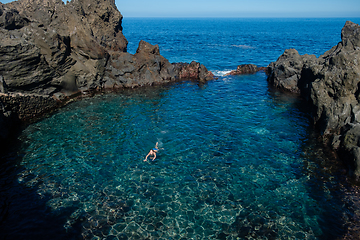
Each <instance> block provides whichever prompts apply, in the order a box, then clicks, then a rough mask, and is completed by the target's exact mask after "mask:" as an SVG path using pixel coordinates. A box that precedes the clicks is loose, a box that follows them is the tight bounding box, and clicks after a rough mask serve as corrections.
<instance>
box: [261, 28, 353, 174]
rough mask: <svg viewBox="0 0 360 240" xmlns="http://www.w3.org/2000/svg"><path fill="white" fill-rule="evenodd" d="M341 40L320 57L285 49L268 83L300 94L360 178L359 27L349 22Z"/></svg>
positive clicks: (342, 32) (272, 65)
mask: <svg viewBox="0 0 360 240" xmlns="http://www.w3.org/2000/svg"><path fill="white" fill-rule="evenodd" d="M341 39H342V41H341V42H339V44H338V45H337V46H335V47H333V48H332V49H331V50H329V51H327V52H326V53H324V54H323V55H322V56H320V57H319V58H316V57H315V56H313V55H303V56H301V55H299V54H298V52H297V51H296V50H294V49H289V50H286V51H285V52H284V54H283V55H281V56H280V57H279V59H278V60H277V61H276V62H274V63H271V64H270V65H269V68H270V69H271V70H270V74H269V77H268V82H269V83H270V84H271V85H273V86H276V87H278V88H280V89H282V90H285V91H290V92H295V93H299V94H301V95H302V96H303V97H304V98H306V99H307V100H308V101H309V103H310V104H311V106H312V116H313V119H314V124H315V126H317V127H318V128H319V129H320V130H321V132H322V134H323V136H324V140H330V141H329V143H330V145H331V146H332V147H333V149H336V150H338V151H339V153H340V157H342V158H343V159H344V160H345V161H346V162H348V163H349V165H350V166H352V168H351V171H350V172H351V173H353V175H354V176H356V177H357V178H359V177H360V154H359V153H360V141H358V140H354V141H350V140H349V139H359V136H360V129H359V127H358V125H359V124H360V61H359V59H360V26H359V25H358V24H355V23H352V22H350V21H348V22H346V24H345V26H344V27H343V29H342V31H341Z"/></svg>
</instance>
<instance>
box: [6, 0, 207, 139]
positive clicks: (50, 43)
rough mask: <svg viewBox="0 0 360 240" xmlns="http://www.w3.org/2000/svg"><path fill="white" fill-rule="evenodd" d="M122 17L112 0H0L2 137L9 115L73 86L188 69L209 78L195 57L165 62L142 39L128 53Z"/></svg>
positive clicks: (121, 83) (33, 108) (82, 89)
mask: <svg viewBox="0 0 360 240" xmlns="http://www.w3.org/2000/svg"><path fill="white" fill-rule="evenodd" d="M122 18H123V17H122V15H121V13H120V12H119V11H118V9H117V8H116V6H115V1H114V0H101V1H100V0H72V1H71V2H68V3H67V4H64V3H63V1H62V0H19V1H15V2H12V3H8V4H2V3H0V95H1V96H0V107H1V108H0V124H1V126H3V128H2V129H5V130H0V138H2V139H4V138H6V137H4V136H6V134H5V132H7V130H6V129H8V127H6V126H7V125H6V124H7V123H8V122H9V121H8V120H7V119H9V118H10V116H12V117H11V118H15V119H19V120H27V119H31V118H32V117H36V116H38V115H41V114H43V113H45V112H47V111H49V110H50V109H53V108H56V107H57V106H59V105H61V104H62V103H63V102H64V101H66V100H67V99H68V98H69V96H72V95H74V94H78V93H86V92H91V91H93V90H101V89H105V88H111V89H112V88H121V87H136V86H143V85H151V84H154V83H164V82H169V81H174V80H177V79H181V78H183V77H188V75H186V74H185V75H184V73H186V72H193V74H192V75H191V78H193V79H197V80H204V81H206V80H209V79H212V78H213V75H212V74H211V73H210V72H209V71H207V69H206V68H205V67H204V66H203V65H201V64H198V63H192V64H171V63H169V61H168V60H167V59H165V58H164V57H163V56H161V55H160V50H159V47H158V46H157V45H155V46H154V45H151V44H149V43H146V42H144V41H141V42H140V43H139V48H138V50H137V52H136V54H134V55H132V54H129V53H127V40H126V38H125V37H124V35H123V33H122ZM45 102H46V104H44V103H45ZM10 122H13V121H10ZM4 126H5V127H4ZM3 132H4V134H3ZM0 140H1V139H0Z"/></svg>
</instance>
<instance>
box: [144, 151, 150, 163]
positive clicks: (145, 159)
mask: <svg viewBox="0 0 360 240" xmlns="http://www.w3.org/2000/svg"><path fill="white" fill-rule="evenodd" d="M150 153H151V151H150V152H149V153H148V155H146V158H145V160H144V162H146V161H147V158H148V157H149V155H150Z"/></svg>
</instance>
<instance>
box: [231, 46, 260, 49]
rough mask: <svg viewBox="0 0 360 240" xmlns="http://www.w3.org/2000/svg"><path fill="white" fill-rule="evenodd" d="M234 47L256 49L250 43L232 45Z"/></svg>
mask: <svg viewBox="0 0 360 240" xmlns="http://www.w3.org/2000/svg"><path fill="white" fill-rule="evenodd" d="M231 46H232V47H236V48H242V49H254V48H255V47H252V46H249V45H231Z"/></svg>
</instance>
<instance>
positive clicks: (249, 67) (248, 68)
mask: <svg viewBox="0 0 360 240" xmlns="http://www.w3.org/2000/svg"><path fill="white" fill-rule="evenodd" d="M261 70H265V68H263V67H258V66H256V65H255V64H241V65H239V66H237V69H236V70H233V71H231V72H229V73H228V74H226V75H225V76H235V75H243V74H254V73H257V72H259V71H261Z"/></svg>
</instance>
